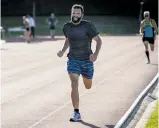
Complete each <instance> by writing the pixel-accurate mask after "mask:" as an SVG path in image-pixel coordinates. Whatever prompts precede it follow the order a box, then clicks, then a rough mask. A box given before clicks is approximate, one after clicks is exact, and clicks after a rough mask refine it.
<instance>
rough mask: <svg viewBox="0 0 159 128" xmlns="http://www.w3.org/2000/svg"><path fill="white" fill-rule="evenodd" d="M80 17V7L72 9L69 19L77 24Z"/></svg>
mask: <svg viewBox="0 0 159 128" xmlns="http://www.w3.org/2000/svg"><path fill="white" fill-rule="evenodd" d="M81 19H82V12H81V9H72V13H71V20H72V22H73V23H75V24H78V23H80V21H81Z"/></svg>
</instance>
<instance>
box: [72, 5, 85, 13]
mask: <svg viewBox="0 0 159 128" xmlns="http://www.w3.org/2000/svg"><path fill="white" fill-rule="evenodd" d="M72 9H81V12H82V13H84V8H83V6H82V5H80V4H74V5H73V6H72ZM72 9H71V10H72Z"/></svg>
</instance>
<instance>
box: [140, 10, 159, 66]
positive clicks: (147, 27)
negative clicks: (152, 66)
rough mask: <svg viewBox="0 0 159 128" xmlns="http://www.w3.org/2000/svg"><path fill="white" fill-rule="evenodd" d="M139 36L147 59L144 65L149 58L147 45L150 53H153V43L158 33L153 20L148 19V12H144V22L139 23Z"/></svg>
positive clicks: (148, 61)
mask: <svg viewBox="0 0 159 128" xmlns="http://www.w3.org/2000/svg"><path fill="white" fill-rule="evenodd" d="M139 32H140V35H141V36H142V41H143V43H144V46H145V54H146V57H147V62H146V64H149V63H150V56H149V50H148V44H149V45H150V48H151V51H154V43H155V39H156V35H157V33H158V28H157V25H156V22H155V20H154V19H151V18H150V12H149V11H145V12H144V20H143V21H141V25H140V31H139Z"/></svg>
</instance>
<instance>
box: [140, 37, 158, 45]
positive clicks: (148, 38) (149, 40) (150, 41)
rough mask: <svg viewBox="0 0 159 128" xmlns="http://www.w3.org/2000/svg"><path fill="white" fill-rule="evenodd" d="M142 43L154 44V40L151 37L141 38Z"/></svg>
mask: <svg viewBox="0 0 159 128" xmlns="http://www.w3.org/2000/svg"><path fill="white" fill-rule="evenodd" d="M142 41H143V42H144V41H148V42H149V43H150V44H154V42H155V40H154V38H153V37H143V38H142Z"/></svg>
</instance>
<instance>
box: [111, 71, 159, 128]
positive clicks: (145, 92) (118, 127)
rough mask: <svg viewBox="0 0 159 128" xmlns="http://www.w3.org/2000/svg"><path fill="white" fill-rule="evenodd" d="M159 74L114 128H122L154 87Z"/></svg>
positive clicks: (158, 74)
mask: <svg viewBox="0 0 159 128" xmlns="http://www.w3.org/2000/svg"><path fill="white" fill-rule="evenodd" d="M158 77H159V73H157V75H156V76H155V77H154V78H153V80H152V81H151V82H150V83H149V84H148V85H147V87H146V88H145V89H144V90H143V91H142V92H141V93H140V95H139V96H138V97H137V99H136V100H135V101H134V103H133V104H132V105H131V107H130V108H129V109H128V111H127V112H126V113H125V114H124V116H123V117H122V118H121V119H120V120H119V121H118V123H117V124H116V125H115V127H114V128H121V127H122V125H123V124H124V123H125V121H126V120H127V119H128V117H129V116H130V115H131V113H132V112H133V110H134V109H135V108H136V106H137V105H138V104H139V103H140V101H141V100H142V99H143V98H144V97H145V96H146V94H147V92H148V91H149V90H150V89H151V88H152V87H153V85H154V83H155V81H156V80H157V79H158Z"/></svg>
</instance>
